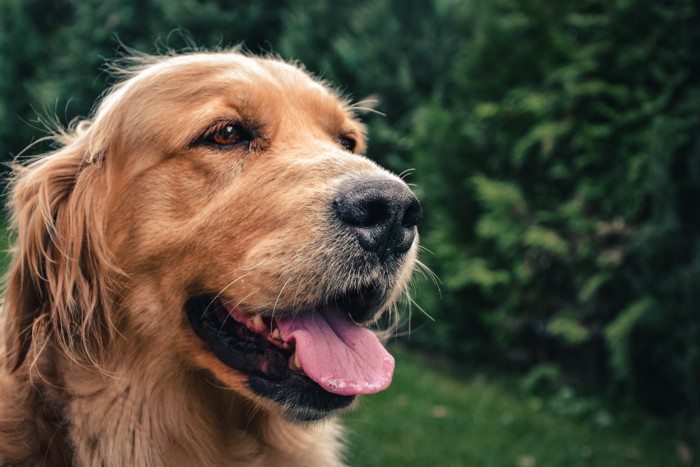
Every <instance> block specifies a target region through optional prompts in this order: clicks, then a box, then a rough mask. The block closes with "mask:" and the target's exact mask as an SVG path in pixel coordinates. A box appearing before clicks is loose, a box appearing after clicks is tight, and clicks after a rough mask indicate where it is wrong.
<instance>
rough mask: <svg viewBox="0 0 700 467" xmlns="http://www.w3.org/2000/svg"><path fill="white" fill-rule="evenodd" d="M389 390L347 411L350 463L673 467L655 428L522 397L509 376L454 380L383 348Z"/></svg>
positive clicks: (667, 441)
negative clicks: (389, 369)
mask: <svg viewBox="0 0 700 467" xmlns="http://www.w3.org/2000/svg"><path fill="white" fill-rule="evenodd" d="M390 351H391V352H392V353H393V354H394V355H395V356H396V360H397V364H396V373H395V374H394V382H393V384H392V385H391V387H390V389H388V390H387V391H385V392H382V393H380V394H374V395H371V396H364V397H363V398H362V400H361V404H360V407H359V408H358V410H357V411H355V412H353V413H351V414H349V415H348V416H347V417H346V419H345V422H346V426H347V427H348V429H349V434H350V448H349V449H348V453H349V454H348V459H347V460H348V462H349V463H350V465H352V466H356V467H360V466H421V467H428V466H475V467H483V466H494V467H500V466H514V467H543V466H557V467H558V466H565V467H576V466H610V467H620V466H635V467H645V466H649V467H661V466H679V465H680V463H679V461H678V460H677V458H676V456H675V453H674V444H675V443H674V439H673V437H672V436H671V435H670V434H668V433H667V432H666V431H664V427H663V426H662V425H659V424H656V423H654V422H653V421H651V420H646V419H641V418H639V417H637V416H635V415H629V414H616V413H614V412H610V411H609V410H606V409H604V408H602V406H601V405H599V404H598V405H595V408H594V409H592V410H585V411H577V410H574V411H573V412H574V413H575V415H573V414H571V413H570V412H567V410H566V407H565V405H566V403H568V404H570V405H571V406H572V407H574V408H575V407H576V405H577V404H578V405H579V406H580V405H581V404H582V403H583V402H582V400H581V399H578V398H576V397H575V396H574V397H573V398H571V399H570V400H568V402H567V401H561V400H558V401H557V400H554V401H553V400H551V399H543V398H539V397H535V396H532V395H528V394H525V393H524V392H523V391H521V390H520V388H519V386H518V383H517V381H516V380H514V379H510V380H509V379H507V378H503V377H499V376H491V375H487V374H485V373H476V374H459V372H458V371H457V370H455V369H452V370H448V369H444V368H443V369H440V368H437V367H436V365H435V364H431V363H430V362H429V361H428V360H426V359H424V358H421V357H420V356H418V355H416V354H414V353H411V352H408V351H406V350H403V349H401V348H396V347H393V348H391V349H390Z"/></svg>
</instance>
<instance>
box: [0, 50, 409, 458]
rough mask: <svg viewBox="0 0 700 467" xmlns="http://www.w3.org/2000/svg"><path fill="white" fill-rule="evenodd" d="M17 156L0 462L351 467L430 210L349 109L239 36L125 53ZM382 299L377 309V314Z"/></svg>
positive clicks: (0, 391)
mask: <svg viewBox="0 0 700 467" xmlns="http://www.w3.org/2000/svg"><path fill="white" fill-rule="evenodd" d="M119 73H120V80H119V82H118V83H117V84H116V85H114V86H113V87H112V89H111V90H110V91H109V92H108V93H106V94H105V95H104V97H103V98H102V99H101V101H100V102H99V104H98V105H97V106H96V108H95V110H94V111H93V113H92V116H91V118H90V119H88V120H84V121H80V122H78V123H75V124H72V125H70V126H69V127H68V128H66V129H63V130H58V131H55V133H54V134H53V135H52V136H51V138H52V140H53V141H54V144H55V145H56V146H55V149H54V150H53V151H52V152H49V153H48V154H45V155H41V156H38V157H36V158H34V159H32V160H31V161H29V162H26V163H24V165H17V167H15V173H14V175H13V178H12V180H11V181H10V184H9V210H10V217H11V219H10V225H11V227H12V230H13V231H14V237H13V238H14V248H13V250H12V251H13V259H12V263H11V266H10V270H9V272H8V276H7V281H6V287H5V298H4V305H3V311H2V325H1V329H2V331H1V332H2V336H1V337H2V338H1V339H0V341H1V342H2V344H1V345H2V349H0V355H2V356H1V357H0V358H1V359H2V361H1V363H2V365H0V366H1V368H0V464H2V465H49V466H62V465H76V466H100V465H102V466H125V465H133V466H166V465H167V466H172V465H187V466H190V465H191V466H223V465H227V466H229V465H234V466H238V465H240V466H272V465H285V466H295V465H298V466H306V467H308V466H333V465H343V462H344V461H343V430H342V426H341V424H340V422H339V420H338V414H341V413H343V412H344V411H347V410H348V409H349V408H351V407H353V406H355V405H356V404H355V400H356V396H358V395H360V394H370V393H375V392H378V391H381V390H383V389H385V388H386V387H387V386H388V385H389V383H390V382H391V376H392V371H393V368H394V361H393V358H392V357H391V355H390V354H389V353H388V352H387V351H386V350H385V348H384V347H383V346H382V344H381V340H380V339H378V337H377V333H375V332H374V331H372V330H371V329H372V328H371V327H370V325H371V324H372V323H375V322H376V321H377V320H379V319H380V317H382V316H390V314H391V313H392V312H393V311H395V308H394V307H395V303H396V302H397V300H398V299H399V298H400V297H401V295H402V294H403V293H404V292H405V291H406V287H407V284H408V283H409V280H410V277H411V275H412V272H413V269H414V266H415V265H416V262H417V251H418V231H417V224H418V223H419V221H420V220H421V216H422V208H421V205H420V203H419V201H418V200H417V198H416V197H415V195H414V194H413V193H412V192H411V190H410V189H409V188H408V186H407V185H406V184H405V183H404V182H403V181H402V179H401V178H400V177H398V176H396V175H394V174H392V173H390V172H389V171H387V170H385V169H383V168H380V167H379V166H378V165H377V164H375V163H374V162H372V161H370V160H369V159H368V158H367V157H365V156H364V155H363V154H364V153H365V148H366V141H365V139H366V138H365V129H364V127H363V125H362V124H361V123H360V122H359V120H358V118H357V116H356V113H357V112H358V110H357V108H355V107H354V106H352V105H351V104H350V103H349V101H347V100H345V99H343V98H342V97H341V96H340V95H339V94H338V93H337V92H335V91H333V90H332V89H331V88H330V87H329V86H328V85H327V84H326V83H324V82H322V81H321V80H319V79H317V78H314V77H312V76H311V75H310V74H309V73H308V72H306V71H305V70H304V69H303V68H302V66H301V65H298V64H294V63H288V62H285V61H283V60H281V59H278V58H275V57H256V56H253V55H250V54H245V53H241V52H239V51H237V50H222V51H217V52H202V51H198V52H190V53H181V54H175V53H173V54H169V55H165V56H159V57H153V56H145V55H144V56H139V57H132V58H131V59H130V61H129V63H128V66H124V64H122V66H120V69H119ZM386 313H389V314H386Z"/></svg>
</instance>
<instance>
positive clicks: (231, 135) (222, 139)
mask: <svg viewBox="0 0 700 467" xmlns="http://www.w3.org/2000/svg"><path fill="white" fill-rule="evenodd" d="M237 136H238V135H237V132H236V127H235V126H233V125H226V126H225V127H224V128H222V129H221V130H219V131H218V132H217V134H216V135H214V139H215V140H216V142H217V143H219V144H233V143H235V142H236V140H237V139H238V138H237Z"/></svg>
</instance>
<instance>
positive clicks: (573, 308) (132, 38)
mask: <svg viewBox="0 0 700 467" xmlns="http://www.w3.org/2000/svg"><path fill="white" fill-rule="evenodd" d="M180 29H182V30H185V31H187V33H188V34H189V36H191V37H192V38H193V39H192V40H193V41H194V43H195V44H196V45H198V46H205V47H216V46H228V45H234V44H239V43H243V44H244V45H245V46H246V47H247V48H248V49H249V50H251V51H253V52H256V53H258V52H274V53H276V54H279V55H281V56H282V57H284V58H286V59H295V60H300V61H301V62H303V63H304V64H305V65H306V67H307V68H308V69H309V70H311V71H312V72H314V73H316V74H318V75H320V76H322V77H323V78H325V79H327V80H328V81H330V82H331V83H333V84H335V85H338V86H340V87H341V89H343V90H345V91H347V92H349V93H351V94H352V96H353V97H354V98H355V99H356V100H361V99H363V98H365V97H368V96H374V97H376V98H378V99H379V101H380V104H379V106H378V109H379V110H380V111H381V112H383V113H384V114H386V115H385V116H384V117H380V116H375V115H371V114H368V115H366V116H364V119H365V120H366V122H367V123H368V125H369V130H370V151H369V155H370V156H371V157H372V158H374V159H376V160H378V161H379V162H381V163H382V164H384V165H386V166H388V167H390V168H391V169H393V170H395V171H397V172H402V171H404V170H406V169H407V168H415V172H414V173H413V174H411V175H410V176H409V177H408V181H409V182H411V183H414V184H415V186H416V191H417V192H418V193H419V196H420V198H421V199H422V201H423V203H424V207H425V212H426V218H425V221H424V223H423V226H422V241H423V244H424V246H425V247H426V249H427V251H426V252H424V253H423V255H422V260H423V261H424V262H425V263H427V264H428V265H429V266H430V267H431V268H432V269H433V271H435V273H436V274H437V275H438V276H439V277H440V279H441V284H440V285H439V286H436V285H435V284H433V283H432V282H431V281H430V280H428V279H426V280H422V279H421V280H419V281H418V283H417V285H416V291H415V295H416V301H417V302H418V304H420V305H421V307H422V308H424V309H425V310H427V312H428V313H429V314H430V315H431V316H432V317H433V318H434V322H433V321H432V320H431V319H429V318H428V317H426V316H424V315H423V314H422V313H420V312H417V311H416V310H415V308H414V310H413V316H412V320H411V328H412V331H411V334H410V337H405V338H404V340H406V341H407V342H409V344H410V345H412V346H414V347H419V348H421V349H423V350H428V351H430V352H432V353H439V354H441V355H449V356H451V357H452V358H453V359H455V360H459V361H460V362H462V364H463V365H467V366H468V367H472V368H484V367H488V368H492V369H493V368H495V369H498V371H501V370H505V371H508V372H515V374H517V375H520V376H519V377H520V378H521V380H522V382H523V384H524V385H525V386H526V387H527V388H528V390H529V391H532V392H534V393H543V394H552V397H559V396H561V394H562V393H561V391H562V389H566V390H571V389H572V388H573V389H575V390H576V391H577V393H581V394H590V395H593V396H596V397H602V398H612V399H614V400H618V401H623V402H624V403H625V404H629V405H630V406H633V407H636V408H637V410H639V411H641V412H643V413H647V414H651V415H652V416H655V417H663V418H666V419H671V420H674V421H675V422H676V423H677V425H678V426H681V430H682V433H683V434H682V436H683V437H684V438H685V439H687V440H689V441H688V442H690V444H691V445H694V446H700V306H699V305H700V287H699V285H700V284H699V283H698V282H699V280H700V208H699V205H700V53H699V51H700V6H699V5H698V4H697V2H694V1H691V0H669V1H663V2H649V1H644V0H557V1H546V0H461V1H460V0H352V1H350V0H336V1H333V2H325V1H321V0H305V1H291V0H261V1H256V2H242V1H225V0H181V1H173V0H99V1H98V0H80V1H78V0H2V2H0V122H1V123H2V124H1V125H0V155H1V156H2V158H3V159H4V160H10V159H11V158H12V157H13V155H15V154H17V153H18V152H20V151H21V150H22V149H23V148H24V147H25V146H26V145H27V144H28V143H29V142H31V141H33V140H36V139H38V138H39V137H40V136H41V135H42V131H41V128H40V127H41V123H40V121H41V120H42V119H45V115H46V114H47V113H48V114H57V115H58V117H59V120H61V121H62V122H64V123H65V122H68V121H70V120H71V119H73V118H75V117H77V116H87V115H89V113H90V109H91V106H92V105H93V103H94V101H95V100H96V98H98V96H99V95H100V94H101V93H102V92H103V90H104V89H105V88H106V86H108V85H109V84H110V83H112V82H113V80H112V78H110V76H109V75H108V74H107V73H106V72H102V73H100V72H99V70H100V69H103V68H104V63H105V60H109V59H112V58H115V57H118V56H119V54H120V53H121V52H123V47H121V46H120V45H119V41H121V42H122V43H123V44H126V45H127V46H128V47H132V48H134V49H137V50H139V51H143V52H149V53H158V52H163V51H165V50H166V49H168V48H172V49H181V48H186V47H188V46H191V45H192V43H191V42H190V40H188V39H187V36H186V35H183V34H180V33H179V32H178V31H180ZM117 39H118V40H117ZM120 51H121V52H120ZM42 115H43V116H42ZM40 116H42V117H40Z"/></svg>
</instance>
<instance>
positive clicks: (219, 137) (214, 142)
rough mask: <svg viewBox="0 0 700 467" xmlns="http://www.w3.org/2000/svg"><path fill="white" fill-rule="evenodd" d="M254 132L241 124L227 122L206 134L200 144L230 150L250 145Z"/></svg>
mask: <svg viewBox="0 0 700 467" xmlns="http://www.w3.org/2000/svg"><path fill="white" fill-rule="evenodd" d="M253 138H254V135H253V132H252V130H250V129H248V128H246V127H245V126H243V125H241V124H240V123H236V122H225V123H223V124H221V125H217V126H215V127H214V128H212V129H211V130H210V131H208V132H207V133H205V134H204V136H202V137H201V138H200V139H199V141H197V142H198V143H201V144H207V145H210V146H215V147H217V148H221V149H229V148H233V147H235V146H238V145H246V146H247V145H249V144H250V142H251V141H252V140H253Z"/></svg>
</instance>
